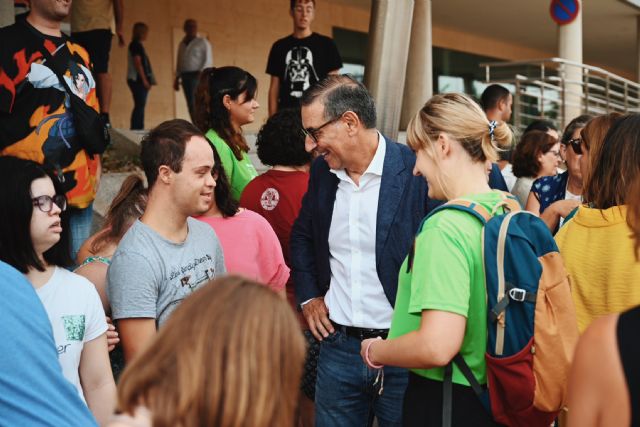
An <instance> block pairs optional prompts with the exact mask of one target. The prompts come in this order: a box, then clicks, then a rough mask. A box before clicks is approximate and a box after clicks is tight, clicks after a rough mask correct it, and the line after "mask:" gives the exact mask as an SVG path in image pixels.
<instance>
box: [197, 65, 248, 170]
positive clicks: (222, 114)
mask: <svg viewBox="0 0 640 427" xmlns="http://www.w3.org/2000/svg"><path fill="white" fill-rule="evenodd" d="M257 90H258V83H257V81H256V78H255V77H253V76H252V75H251V74H250V73H249V72H247V71H245V70H243V69H242V68H239V67H219V68H216V67H212V68H205V69H204V70H203V71H202V74H201V75H200V81H199V82H198V87H197V88H196V99H195V112H194V118H193V123H194V124H195V125H196V126H197V127H198V129H200V130H201V131H202V132H203V133H206V132H208V131H209V130H210V129H213V130H214V131H215V132H216V133H217V134H218V135H219V136H220V138H222V139H223V140H224V142H226V143H227V145H229V147H230V148H231V151H232V152H233V155H234V156H236V158H237V159H238V160H242V153H243V152H245V153H246V152H248V151H249V145H248V144H247V141H246V140H245V139H244V136H242V133H240V132H237V131H236V130H235V129H234V128H233V126H232V125H231V117H230V116H229V110H227V109H226V108H225V106H224V104H223V99H224V97H225V96H226V95H229V96H230V97H231V99H233V100H234V101H236V100H237V99H238V97H239V96H240V95H242V94H243V93H245V94H246V95H245V99H244V102H249V101H251V100H252V99H254V98H255V96H256V91H257Z"/></svg>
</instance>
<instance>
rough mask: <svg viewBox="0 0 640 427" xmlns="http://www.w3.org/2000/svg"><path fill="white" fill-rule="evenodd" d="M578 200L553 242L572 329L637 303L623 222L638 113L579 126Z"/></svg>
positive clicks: (637, 174)
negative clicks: (563, 272)
mask: <svg viewBox="0 0 640 427" xmlns="http://www.w3.org/2000/svg"><path fill="white" fill-rule="evenodd" d="M581 135H582V151H583V154H582V160H583V162H582V163H583V169H582V175H583V176H584V179H585V185H584V191H583V192H582V195H583V198H584V204H582V205H581V206H580V207H579V208H578V210H577V212H576V213H575V215H574V216H573V219H572V220H571V221H568V222H567V223H566V224H565V225H564V226H563V227H562V228H560V231H558V234H556V242H557V243H558V248H559V249H560V253H561V254H562V257H563V259H564V265H565V267H566V269H567V272H568V273H569V278H570V280H571V291H572V295H573V302H574V304H575V307H576V317H577V319H578V329H579V330H580V331H581V332H582V331H584V329H585V328H586V327H587V326H589V324H590V323H591V321H593V320H594V319H595V318H597V317H600V316H602V315H605V314H609V313H620V312H622V311H624V310H626V309H628V308H631V307H633V306H635V305H639V304H640V286H638V284H640V263H638V262H636V259H635V256H634V255H635V251H634V242H633V239H632V237H631V230H630V229H629V226H628V224H627V222H626V220H627V210H628V209H629V207H628V201H627V198H628V194H629V190H630V188H631V184H632V183H633V182H634V181H635V180H636V179H638V178H640V115H639V114H630V115H628V116H623V117H620V114H608V115H605V116H599V117H596V118H595V119H593V120H591V121H590V122H589V123H588V124H587V126H586V127H585V128H584V129H583V130H582V133H581Z"/></svg>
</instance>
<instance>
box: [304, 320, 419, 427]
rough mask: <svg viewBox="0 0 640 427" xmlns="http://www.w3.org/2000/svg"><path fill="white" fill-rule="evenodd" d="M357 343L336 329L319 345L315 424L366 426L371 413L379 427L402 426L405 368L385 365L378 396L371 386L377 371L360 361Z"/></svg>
mask: <svg viewBox="0 0 640 427" xmlns="http://www.w3.org/2000/svg"><path fill="white" fill-rule="evenodd" d="M360 342H361V341H360V340H359V339H358V338H354V337H350V336H348V335H346V334H344V333H342V332H340V331H337V332H335V333H334V334H332V335H330V336H329V337H327V338H325V339H324V340H323V341H322V343H321V344H320V356H319V357H318V379H317V382H316V427H335V426H340V427H368V426H371V424H372V422H373V418H374V416H375V417H376V418H377V419H378V425H379V426H380V427H395V426H398V427H399V426H401V425H402V400H403V398H404V392H405V389H406V388H407V382H408V371H407V370H406V369H401V368H396V367H391V366H388V367H384V390H383V393H382V395H379V394H378V390H379V388H378V386H377V385H374V382H375V380H376V376H377V374H378V370H377V369H370V368H368V367H367V366H366V365H365V364H364V362H363V361H362V358H361V357H360Z"/></svg>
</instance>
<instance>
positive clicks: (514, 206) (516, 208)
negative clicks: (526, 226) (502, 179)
mask: <svg viewBox="0 0 640 427" xmlns="http://www.w3.org/2000/svg"><path fill="white" fill-rule="evenodd" d="M499 193H500V195H501V197H502V201H501V202H500V203H498V204H497V205H496V206H495V207H494V211H495V210H496V209H498V208H500V207H504V208H505V209H506V210H507V211H509V212H520V211H521V210H522V205H521V204H520V202H519V201H518V198H517V197H516V196H514V195H513V194H511V193H507V192H506V191H499Z"/></svg>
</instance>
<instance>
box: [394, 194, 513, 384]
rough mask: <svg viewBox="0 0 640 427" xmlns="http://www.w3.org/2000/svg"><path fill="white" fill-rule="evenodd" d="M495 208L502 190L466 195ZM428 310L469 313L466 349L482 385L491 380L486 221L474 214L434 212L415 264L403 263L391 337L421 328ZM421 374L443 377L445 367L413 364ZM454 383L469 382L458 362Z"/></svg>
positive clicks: (419, 240)
mask: <svg viewBox="0 0 640 427" xmlns="http://www.w3.org/2000/svg"><path fill="white" fill-rule="evenodd" d="M463 199H466V200H472V201H474V202H476V203H480V204H481V205H482V206H484V207H485V208H487V209H488V210H489V212H491V211H492V210H493V208H494V206H495V205H496V204H497V203H498V202H500V201H501V200H502V196H501V194H500V193H499V192H493V191H492V192H490V193H482V194H475V195H471V196H466V197H463ZM423 310H439V311H447V312H451V313H456V314H459V315H461V316H464V317H466V318H467V326H466V330H465V334H464V340H463V342H462V347H461V349H460V353H461V354H462V356H463V357H464V360H465V361H466V362H467V364H468V365H469V367H470V368H471V370H472V371H473V374H474V375H475V377H476V379H477V380H478V382H480V384H485V383H486V382H487V379H486V364H485V360H484V354H485V350H486V346H487V301H486V291H485V279H484V265H483V260H482V224H481V223H480V221H478V219H477V218H475V217H474V216H473V215H471V214H469V213H467V212H462V211H455V210H451V209H448V210H444V211H441V212H438V213H436V214H434V215H433V216H432V217H431V218H429V219H428V220H427V221H426V222H425V223H424V224H423V226H422V230H421V231H420V232H419V234H418V236H417V237H416V241H415V255H414V259H413V268H412V271H411V272H407V259H405V260H404V263H403V264H402V267H400V275H399V278H398V294H397V296H396V304H395V309H394V311H393V320H392V322H391V330H390V331H389V338H396V337H399V336H401V335H404V334H406V333H408V332H411V331H415V330H418V329H419V328H420V320H421V316H422V311H423ZM412 371H413V372H414V373H416V374H418V375H420V376H423V377H425V378H429V379H432V380H437V381H442V380H443V373H444V368H433V369H412ZM453 382H454V383H457V384H463V385H469V382H468V381H467V380H466V379H465V377H464V375H463V374H462V373H461V372H460V370H459V369H458V367H457V366H455V365H454V367H453Z"/></svg>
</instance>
